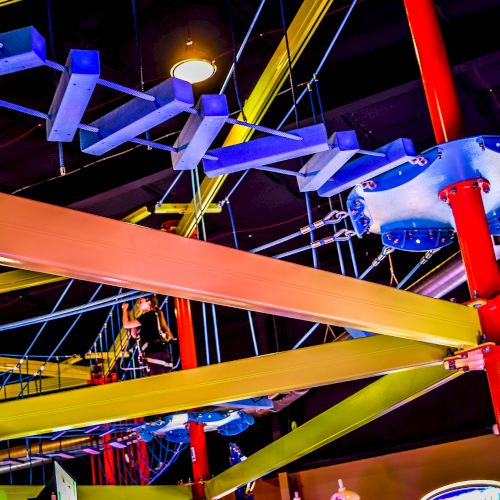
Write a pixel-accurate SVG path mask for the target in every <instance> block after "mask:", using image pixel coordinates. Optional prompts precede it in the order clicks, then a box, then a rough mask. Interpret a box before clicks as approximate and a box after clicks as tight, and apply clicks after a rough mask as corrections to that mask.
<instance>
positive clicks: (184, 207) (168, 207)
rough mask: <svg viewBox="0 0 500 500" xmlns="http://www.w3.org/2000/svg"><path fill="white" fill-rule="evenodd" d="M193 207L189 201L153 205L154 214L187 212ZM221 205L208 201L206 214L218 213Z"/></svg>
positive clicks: (220, 210)
mask: <svg viewBox="0 0 500 500" xmlns="http://www.w3.org/2000/svg"><path fill="white" fill-rule="evenodd" d="M193 209H194V207H193V205H192V204H191V203H163V204H162V205H159V206H158V205H156V206H155V214H182V215H184V214H188V213H190V212H189V211H190V210H191V211H192V210H193ZM221 212H222V206H221V205H219V203H210V204H209V205H208V206H207V208H206V213H207V214H220V213H221Z"/></svg>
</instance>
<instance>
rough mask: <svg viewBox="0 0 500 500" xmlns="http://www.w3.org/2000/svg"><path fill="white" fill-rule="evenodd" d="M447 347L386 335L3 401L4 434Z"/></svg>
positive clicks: (421, 361)
mask: <svg viewBox="0 0 500 500" xmlns="http://www.w3.org/2000/svg"><path fill="white" fill-rule="evenodd" d="M444 356H445V349H444V348H442V347H439V346H435V345H429V344H424V343H420V342H413V341H409V340H404V339H397V338H390V337H384V336H373V337H367V338H364V339H357V340H351V341H346V342H334V343H330V344H324V345H321V346H315V347H308V348H304V349H298V350H295V351H287V352H281V353H276V354H270V355H267V356H260V357H256V358H248V359H242V360H238V361H231V362H227V363H221V364H217V365H211V366H205V367H201V368H194V369H192V370H183V371H178V372H173V373H168V374H165V375H159V376H155V377H145V378H141V379H136V380H129V381H126V382H120V383H115V384H107V385H101V386H94V387H89V388H87V389H77V390H74V391H66V392H61V393H57V394H51V395H47V396H40V397H36V398H28V399H24V400H17V401H8V402H5V403H2V404H1V411H0V439H10V438H15V437H22V436H28V435H36V434H42V433H45V432H53V431H55V430H58V429H61V428H67V427H82V426H86V425H93V424H97V423H105V422H111V421H115V420H121V419H123V418H136V417H142V416H146V415H157V414H160V413H168V412H175V411H182V410H187V409H189V408H199V407H204V406H208V405H213V404H219V403H224V402H228V401H236V400H239V399H246V398H251V397H256V396H265V395H268V394H276V393H281V392H288V391H292V390H297V389H304V388H308V387H315V386H320V385H325V384H331V383H335V382H344V381H347V380H353V379H359V378H365V377H371V376H374V375H378V374H379V373H389V372H394V371H400V370H407V369H408V368H414V367H422V366H430V365H435V364H440V363H441V359H442V358H443V357H444Z"/></svg>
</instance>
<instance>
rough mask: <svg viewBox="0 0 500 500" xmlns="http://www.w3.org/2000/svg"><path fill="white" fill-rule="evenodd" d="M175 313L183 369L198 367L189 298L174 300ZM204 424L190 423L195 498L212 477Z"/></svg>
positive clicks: (201, 496) (198, 497)
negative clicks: (204, 482) (205, 482)
mask: <svg viewBox="0 0 500 500" xmlns="http://www.w3.org/2000/svg"><path fill="white" fill-rule="evenodd" d="M174 304H175V314H176V317H177V333H178V337H179V350H180V354H181V365H182V369H183V370H188V369H190V368H196V367H197V366H198V360H197V358H196V346H195V342H194V330H193V319H192V316H191V304H190V302H189V300H187V299H179V298H176V299H175V300H174ZM203 427H204V426H203V424H198V423H197V422H190V423H189V439H190V444H191V464H192V468H193V479H194V484H193V499H194V500H202V499H203V498H205V492H204V486H203V481H206V480H208V479H209V477H210V475H209V474H210V472H209V468H208V458H207V443H206V439H205V431H204V429H203Z"/></svg>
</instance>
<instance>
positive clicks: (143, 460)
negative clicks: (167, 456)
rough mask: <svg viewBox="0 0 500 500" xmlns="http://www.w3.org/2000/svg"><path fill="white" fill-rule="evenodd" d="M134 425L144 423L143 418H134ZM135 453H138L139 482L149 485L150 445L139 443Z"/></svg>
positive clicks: (136, 445)
mask: <svg viewBox="0 0 500 500" xmlns="http://www.w3.org/2000/svg"><path fill="white" fill-rule="evenodd" d="M133 422H134V424H138V423H141V422H144V419H143V418H134V420H133ZM135 451H136V453H137V460H136V463H137V466H138V469H139V471H138V472H139V474H138V475H139V482H140V483H141V484H142V485H145V484H147V483H148V480H149V455H148V445H147V444H146V443H145V442H144V441H138V442H137V443H135Z"/></svg>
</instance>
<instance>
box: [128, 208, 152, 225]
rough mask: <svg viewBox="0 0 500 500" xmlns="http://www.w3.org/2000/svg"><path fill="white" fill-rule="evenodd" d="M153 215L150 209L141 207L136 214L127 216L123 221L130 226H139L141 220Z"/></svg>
mask: <svg viewBox="0 0 500 500" xmlns="http://www.w3.org/2000/svg"><path fill="white" fill-rule="evenodd" d="M150 215H151V212H150V211H149V208H148V207H141V208H139V209H137V210H136V211H135V212H132V213H131V214H130V215H127V216H126V217H125V218H123V219H122V221H123V222H128V223H129V224H137V223H138V222H141V220H144V219H146V218H147V217H149V216H150Z"/></svg>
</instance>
